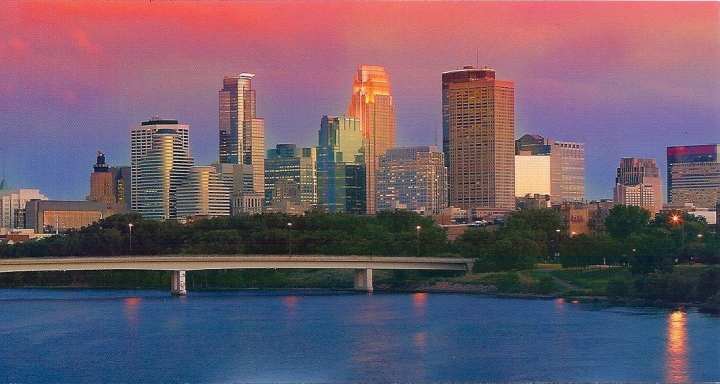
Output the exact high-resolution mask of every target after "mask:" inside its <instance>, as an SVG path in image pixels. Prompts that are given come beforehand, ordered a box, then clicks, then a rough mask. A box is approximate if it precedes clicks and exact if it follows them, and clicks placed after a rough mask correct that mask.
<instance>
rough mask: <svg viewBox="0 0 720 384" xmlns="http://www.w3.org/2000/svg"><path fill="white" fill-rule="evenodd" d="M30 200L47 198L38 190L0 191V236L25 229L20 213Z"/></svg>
mask: <svg viewBox="0 0 720 384" xmlns="http://www.w3.org/2000/svg"><path fill="white" fill-rule="evenodd" d="M3 181H4V180H3ZM30 200H48V198H47V196H45V195H43V194H42V193H40V190H39V189H0V214H1V215H2V216H1V217H0V234H6V233H9V232H12V231H13V230H15V229H21V228H25V223H24V220H23V217H24V215H23V214H22V212H23V211H24V210H25V204H26V203H27V202H28V201H30Z"/></svg>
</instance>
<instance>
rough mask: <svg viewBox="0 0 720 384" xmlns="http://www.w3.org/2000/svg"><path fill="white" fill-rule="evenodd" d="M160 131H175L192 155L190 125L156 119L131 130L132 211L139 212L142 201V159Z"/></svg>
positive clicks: (185, 148) (182, 144)
mask: <svg viewBox="0 0 720 384" xmlns="http://www.w3.org/2000/svg"><path fill="white" fill-rule="evenodd" d="M160 130H164V131H166V132H167V131H173V132H174V133H175V134H176V135H177V138H178V139H179V145H180V147H181V148H182V150H184V151H186V152H187V153H190V126H189V125H186V124H178V121H177V120H168V119H161V118H159V117H155V118H152V119H150V120H147V121H143V122H141V123H140V125H136V126H133V127H131V128H130V209H131V210H133V211H136V212H139V211H138V207H139V206H138V204H139V201H140V200H139V198H140V187H139V184H138V183H139V181H140V159H142V158H143V157H145V156H146V155H147V153H148V152H149V151H150V150H151V149H152V148H153V140H154V137H155V134H156V133H157V132H158V131H160ZM124 185H127V184H125V183H124Z"/></svg>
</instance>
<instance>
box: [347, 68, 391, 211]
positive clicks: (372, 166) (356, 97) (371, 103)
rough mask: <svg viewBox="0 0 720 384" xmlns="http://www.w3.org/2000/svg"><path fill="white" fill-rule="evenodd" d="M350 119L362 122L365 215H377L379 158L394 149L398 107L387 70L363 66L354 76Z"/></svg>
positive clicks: (349, 110) (349, 109)
mask: <svg viewBox="0 0 720 384" xmlns="http://www.w3.org/2000/svg"><path fill="white" fill-rule="evenodd" d="M348 112H349V116H350V117H355V118H358V119H360V129H361V131H362V135H363V148H364V155H365V159H364V161H365V169H366V177H365V184H366V212H367V213H368V214H375V213H376V212H377V198H378V196H377V181H376V175H375V174H376V172H377V169H378V160H379V157H380V156H382V155H384V154H385V151H387V150H388V149H390V148H393V147H395V105H394V104H393V98H392V96H391V95H390V78H389V77H388V75H387V73H386V72H385V68H384V67H379V66H375V65H361V66H360V67H359V68H358V71H357V74H356V75H355V81H354V83H353V93H352V98H351V101H350V107H349V108H348Z"/></svg>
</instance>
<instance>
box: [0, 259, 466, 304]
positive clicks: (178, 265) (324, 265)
mask: <svg viewBox="0 0 720 384" xmlns="http://www.w3.org/2000/svg"><path fill="white" fill-rule="evenodd" d="M473 262H474V260H472V259H453V258H432V257H377V256H320V255H316V256H289V255H286V256H278V255H252V256H248V255H237V256H232V255H229V256H224V255H223V256H221V255H163V256H119V257H60V258H21V259H0V273H3V272H31V271H35V272H38V271H101V270H141V271H171V272H172V281H171V285H170V289H171V291H170V292H171V293H172V294H173V295H178V296H182V295H185V294H186V293H187V290H186V288H185V271H198V270H208V269H270V268H274V269H277V268H280V269H353V270H355V278H354V280H355V290H358V291H366V292H372V290H373V285H372V271H373V269H415V270H444V271H465V272H466V273H467V274H471V273H472V267H473Z"/></svg>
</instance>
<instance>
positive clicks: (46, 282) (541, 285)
mask: <svg viewBox="0 0 720 384" xmlns="http://www.w3.org/2000/svg"><path fill="white" fill-rule="evenodd" d="M451 275H452V273H448V272H429V271H375V278H374V280H375V282H374V288H375V292H383V293H384V292H388V293H392V292H408V293H469V294H481V295H487V296H494V297H505V298H521V299H563V300H565V301H567V302H572V303H605V304H608V305H610V306H628V305H629V306H655V307H668V308H698V309H699V310H700V311H701V312H705V313H712V314H720V297H719V296H720V295H714V296H710V299H708V300H705V301H702V300H699V299H697V300H692V294H691V295H687V294H686V295H681V294H680V292H675V296H673V297H669V296H668V294H672V292H671V291H672V290H673V289H677V288H679V287H677V286H676V285H677V284H678V280H681V281H682V282H683V283H684V284H685V285H684V287H683V288H684V289H685V290H687V291H689V292H696V293H695V297H700V296H702V295H704V294H703V293H701V292H697V290H698V289H703V285H706V284H707V283H708V282H707V281H703V278H707V277H711V278H712V277H720V267H717V266H702V265H693V266H682V267H680V268H676V270H675V271H673V273H671V274H667V273H666V274H662V275H660V276H644V277H638V276H633V275H632V274H631V273H629V268H628V267H606V266H596V267H595V268H589V269H561V266H560V265H559V264H543V265H540V266H539V267H538V268H536V269H530V270H523V271H507V272H491V273H476V274H473V275H470V276H451ZM169 279H170V275H169V272H164V271H100V272H72V271H66V272H15V273H6V274H2V275H0V288H10V289H12V288H33V289H34V288H57V289H119V290H131V289H151V290H152V289H156V290H167V289H169V281H170V280H169ZM648 280H649V281H648ZM715 282H716V283H715V284H720V281H719V280H718V279H715ZM649 284H654V285H653V286H649ZM715 284H712V283H711V284H710V285H712V286H714V285H715ZM187 286H188V290H189V291H191V292H192V291H193V290H194V291H215V290H257V289H289V290H306V289H307V290H341V291H350V290H352V272H351V271H346V270H282V271H277V270H272V271H266V270H259V271H257V270H256V271H250V270H217V271H188V272H187ZM712 286H710V287H706V289H710V290H712V289H713V287H712ZM618 287H624V288H623V289H625V290H624V293H625V294H624V295H620V294H619V293H618V292H617V290H618ZM637 287H641V288H643V289H645V291H642V292H639V291H638V290H637Z"/></svg>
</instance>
